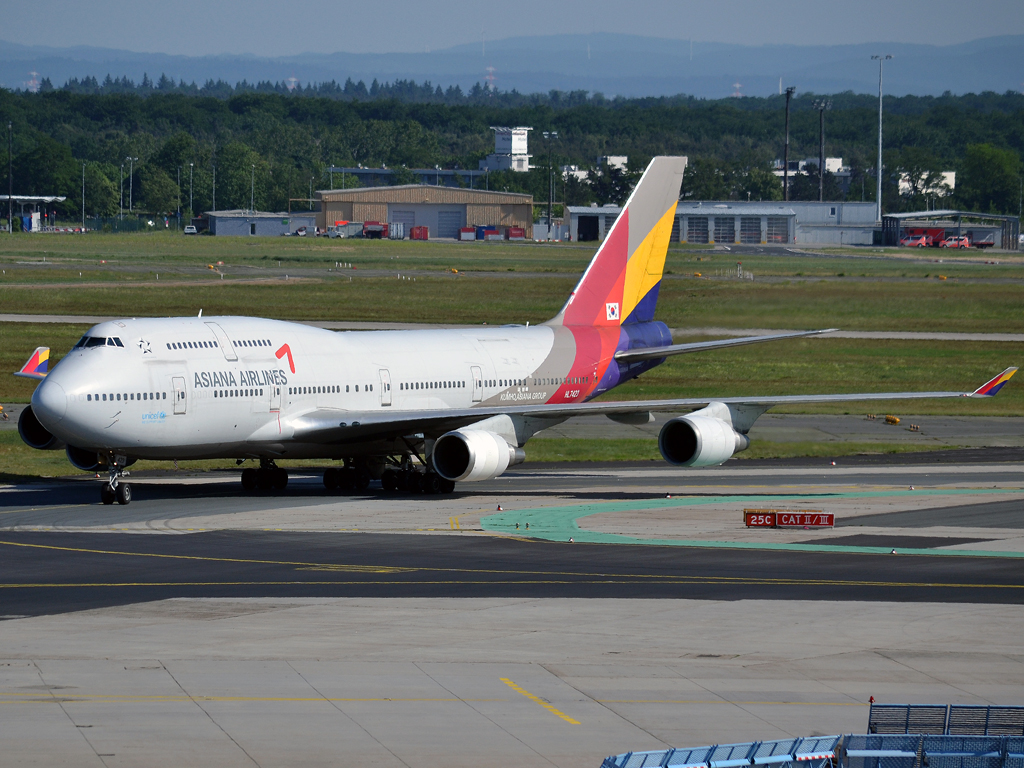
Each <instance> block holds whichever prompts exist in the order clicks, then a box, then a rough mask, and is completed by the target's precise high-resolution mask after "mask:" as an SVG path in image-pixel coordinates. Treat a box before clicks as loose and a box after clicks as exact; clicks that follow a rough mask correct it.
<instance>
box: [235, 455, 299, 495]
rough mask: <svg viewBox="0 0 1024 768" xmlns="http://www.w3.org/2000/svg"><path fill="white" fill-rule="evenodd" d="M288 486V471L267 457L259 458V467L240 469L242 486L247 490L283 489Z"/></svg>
mask: <svg viewBox="0 0 1024 768" xmlns="http://www.w3.org/2000/svg"><path fill="white" fill-rule="evenodd" d="M287 486H288V472H287V470H284V469H281V468H280V467H278V466H277V465H275V464H274V462H273V461H271V460H269V459H260V466H259V469H256V468H255V467H246V468H245V469H243V470H242V487H243V488H244V489H245V490H247V491H256V490H259V491H270V490H274V491H283V490H284V489H285V488H286V487H287Z"/></svg>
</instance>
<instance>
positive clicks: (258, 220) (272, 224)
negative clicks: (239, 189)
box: [192, 209, 316, 237]
mask: <svg viewBox="0 0 1024 768" xmlns="http://www.w3.org/2000/svg"><path fill="white" fill-rule="evenodd" d="M204 218H205V219H206V222H208V225H209V229H210V234H211V235H240V236H246V237H251V236H256V237H273V236H280V235H292V234H295V232H297V231H298V230H299V228H300V227H306V229H307V231H308V232H309V234H311V235H312V234H313V227H314V226H316V213H314V212H309V213H266V212H264V211H245V210H241V209H239V210H234V211H207V212H206V213H205V214H204ZM192 224H194V225H195V226H196V227H197V228H199V229H200V230H202V229H205V227H204V226H203V225H204V222H203V221H202V220H201V219H193V220H192Z"/></svg>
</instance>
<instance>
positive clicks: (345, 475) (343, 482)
mask: <svg viewBox="0 0 1024 768" xmlns="http://www.w3.org/2000/svg"><path fill="white" fill-rule="evenodd" d="M336 471H337V478H338V490H339V491H341V492H342V493H351V492H352V489H353V488H354V487H355V484H356V473H355V470H354V469H352V468H351V467H345V468H344V469H339V470H336Z"/></svg>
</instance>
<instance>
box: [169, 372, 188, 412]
mask: <svg viewBox="0 0 1024 768" xmlns="http://www.w3.org/2000/svg"><path fill="white" fill-rule="evenodd" d="M171 385H172V388H173V389H174V412H175V413H179V414H181V413H185V407H186V405H188V403H187V401H186V400H185V397H186V395H185V377H184V376H174V377H172V378H171Z"/></svg>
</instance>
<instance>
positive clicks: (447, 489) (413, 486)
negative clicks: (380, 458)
mask: <svg viewBox="0 0 1024 768" xmlns="http://www.w3.org/2000/svg"><path fill="white" fill-rule="evenodd" d="M380 487H381V489H382V490H383V491H384V492H385V493H403V494H413V493H426V494H438V493H444V494H447V493H452V492H453V491H454V490H455V483H454V482H453V481H452V480H446V479H445V478H443V477H441V476H440V475H439V474H437V473H436V472H417V471H416V470H415V469H411V468H404V469H386V470H384V474H382V475H381V476H380Z"/></svg>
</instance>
